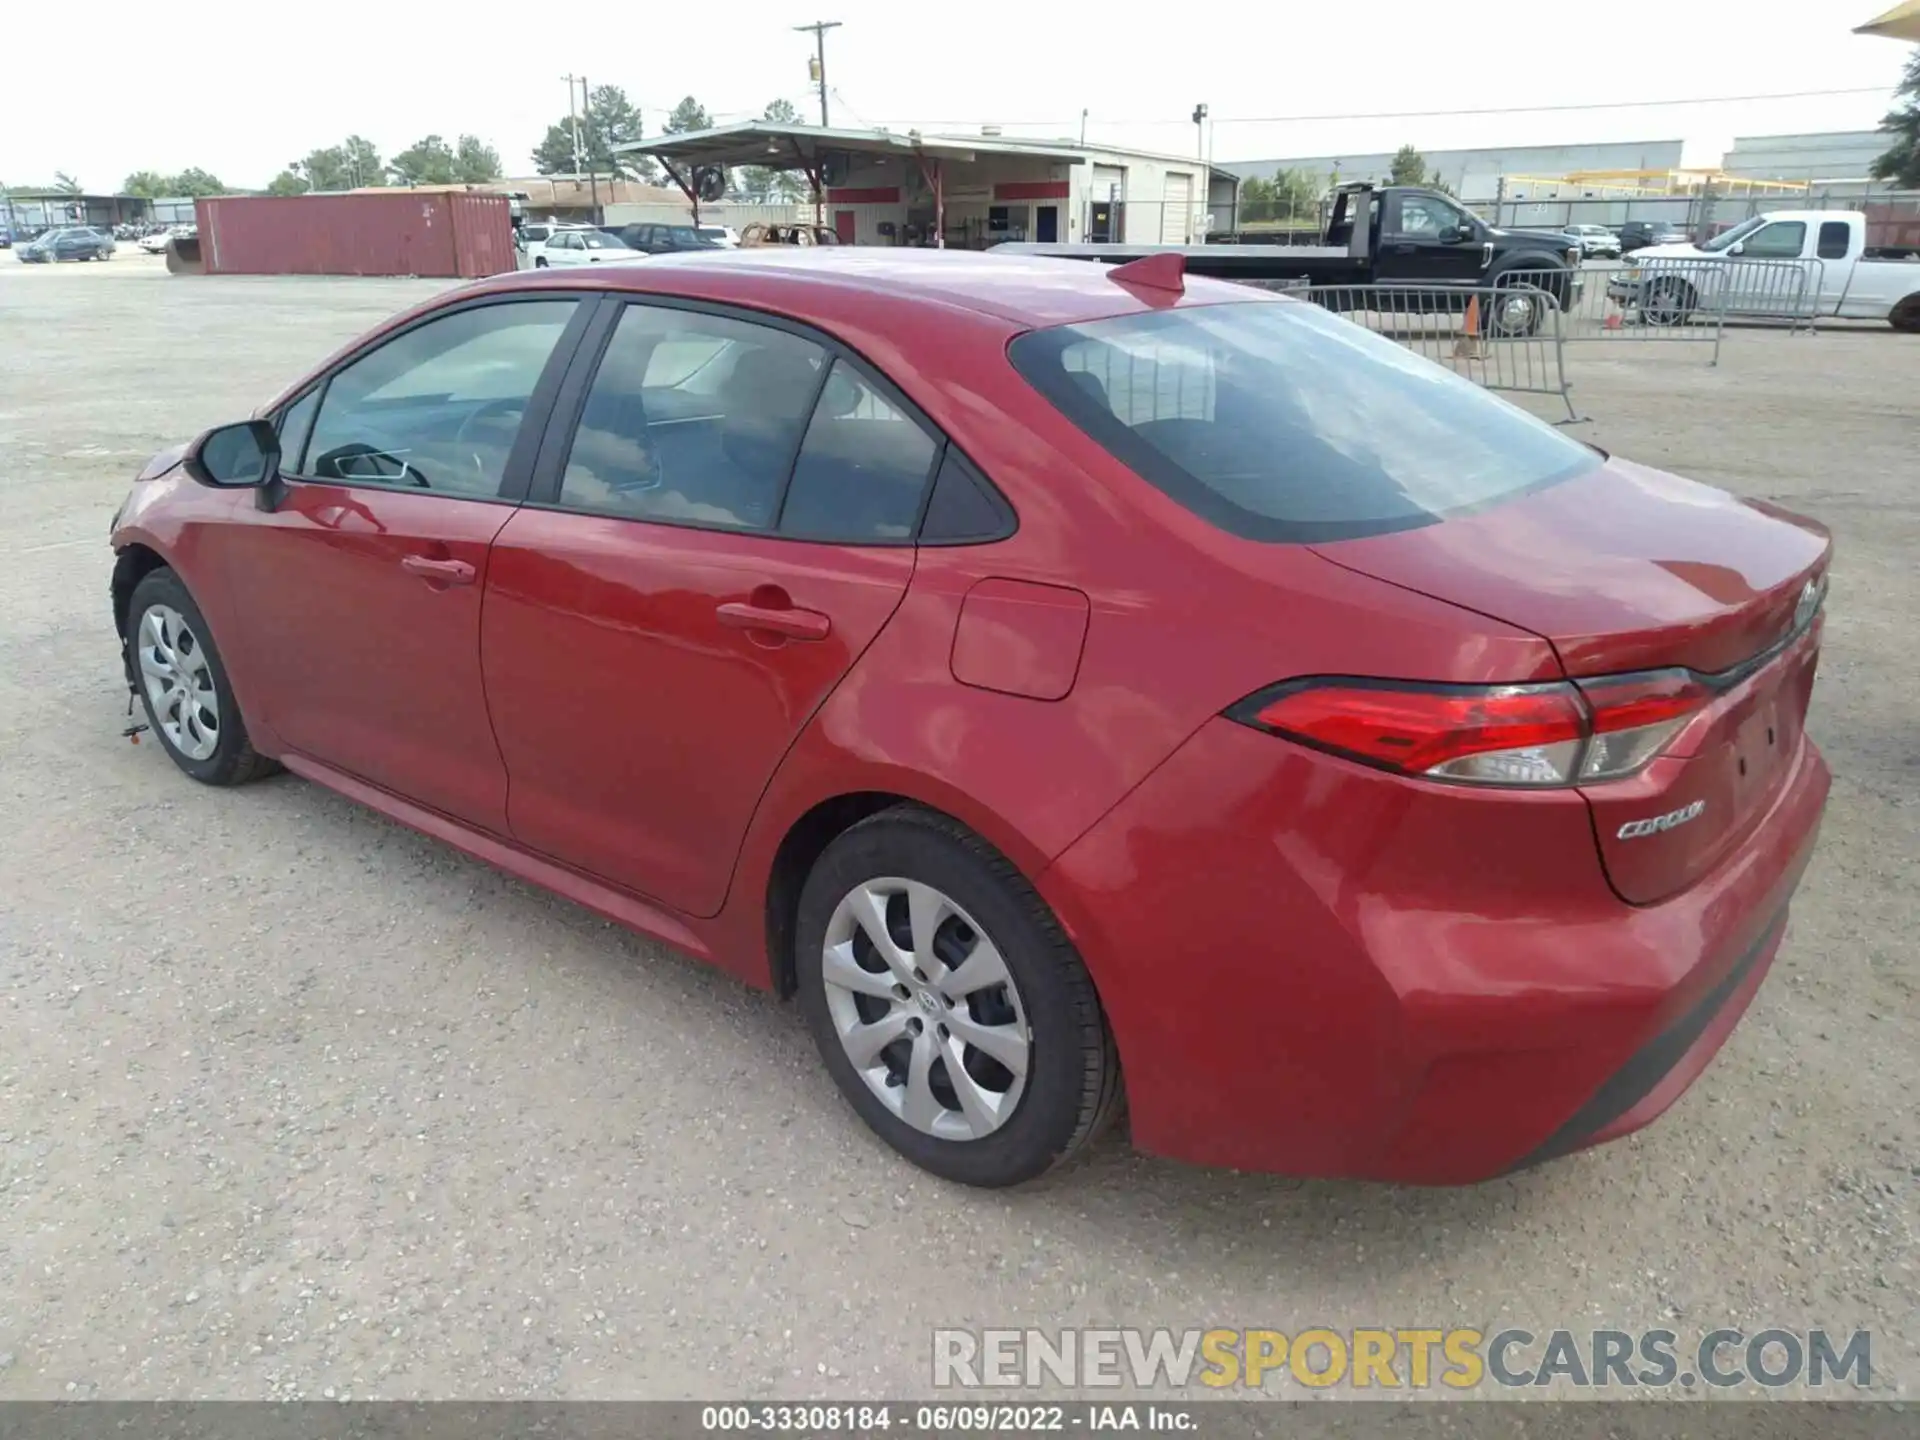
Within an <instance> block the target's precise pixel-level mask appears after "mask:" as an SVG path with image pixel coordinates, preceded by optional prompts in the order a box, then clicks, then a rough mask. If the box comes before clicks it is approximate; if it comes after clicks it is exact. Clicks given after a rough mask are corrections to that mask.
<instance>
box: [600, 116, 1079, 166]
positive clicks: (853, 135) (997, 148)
mask: <svg viewBox="0 0 1920 1440" xmlns="http://www.w3.org/2000/svg"><path fill="white" fill-rule="evenodd" d="M613 148H614V149H615V151H617V152H619V153H620V154H624V155H661V156H665V157H666V158H667V159H670V160H685V161H688V162H690V163H692V164H695V165H765V166H770V167H773V168H776V169H777V168H780V167H782V166H795V165H803V164H807V165H810V164H814V163H816V162H817V161H818V160H819V159H820V157H821V156H822V155H825V154H830V153H832V152H834V151H845V152H848V153H852V154H861V155H924V156H926V157H927V158H929V159H934V160H958V161H963V162H964V161H968V160H972V159H974V158H976V157H977V156H980V155H1039V156H1043V157H1045V158H1047V159H1049V160H1064V161H1066V162H1067V163H1069V164H1080V163H1084V162H1085V160H1086V158H1087V152H1086V151H1085V150H1082V149H1080V148H1079V147H1077V146H1072V145H1059V144H1054V145H1048V144H1044V143H1041V144H1035V143H1030V142H1008V141H1006V140H1004V139H1003V138H1002V137H1000V136H996V135H983V136H980V137H979V138H978V139H975V138H973V137H971V136H953V135H913V134H906V135H896V134H893V133H892V132H891V131H882V130H828V129H824V128H822V127H821V126H818V125H779V124H775V123H774V122H772V121H769V120H744V121H741V122H740V123H739V124H737V125H716V126H714V127H713V128H712V129H711V130H683V131H681V132H679V133H678V134H675V135H656V136H654V137H653V138H652V139H650V140H635V141H631V142H630V143H628V144H625V145H616V146H614V147H613Z"/></svg>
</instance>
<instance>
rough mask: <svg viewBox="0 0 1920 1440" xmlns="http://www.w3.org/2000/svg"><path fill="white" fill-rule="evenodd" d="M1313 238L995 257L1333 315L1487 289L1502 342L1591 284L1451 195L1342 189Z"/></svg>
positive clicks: (1072, 246) (1073, 248) (1028, 248)
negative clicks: (1321, 308) (1274, 285)
mask: <svg viewBox="0 0 1920 1440" xmlns="http://www.w3.org/2000/svg"><path fill="white" fill-rule="evenodd" d="M751 233H752V227H751V226H749V227H748V234H749V235H751ZM827 233H829V234H831V233H832V232H830V231H829V232H827ZM1313 240H1314V243H1311V244H1307V245H1168V244H1165V243H1157V242H1153V241H1148V242H1145V243H1140V244H1136V243H1134V242H1132V241H1127V242H1124V243H1108V242H1086V243H1081V242H1067V243H1045V244H1032V243H1028V242H1012V243H1006V244H1001V245H996V246H994V247H993V251H994V253H998V252H1001V251H1008V252H1012V253H1015V254H1028V255H1068V256H1072V257H1074V258H1076V259H1082V260H1092V261H1096V262H1100V263H1114V262H1122V261H1129V260H1138V259H1144V258H1145V257H1147V256H1149V255H1155V254H1164V253H1167V252H1169V251H1177V252H1178V253H1180V254H1181V255H1182V256H1183V257H1184V263H1185V265H1186V268H1187V269H1188V271H1190V272H1192V273H1195V274H1201V275H1212V276H1219V277H1220V278H1222V279H1232V280H1241V279H1244V280H1296V279H1302V278H1304V279H1306V280H1308V281H1309V282H1311V283H1312V284H1314V285H1317V286H1326V287H1331V288H1330V289H1328V290H1327V291H1325V292H1323V294H1324V296H1325V298H1324V302H1323V303H1325V304H1326V305H1327V306H1329V307H1330V308H1334V309H1345V308H1357V307H1359V306H1363V305H1367V304H1370V303H1371V298H1370V297H1371V294H1372V292H1371V291H1370V290H1368V289H1366V288H1365V287H1369V286H1373V285H1404V286H1409V287H1413V288H1414V289H1417V290H1418V291H1419V292H1420V293H1419V298H1418V299H1412V298H1409V299H1408V301H1407V303H1408V304H1409V305H1417V306H1421V307H1425V308H1428V309H1431V310H1434V311H1451V312H1454V313H1460V312H1463V311H1465V310H1466V309H1467V307H1468V306H1469V305H1470V304H1472V303H1473V302H1474V301H1475V300H1476V299H1477V298H1478V297H1479V296H1480V294H1481V292H1483V291H1486V290H1498V291H1501V292H1502V293H1501V294H1499V295H1496V296H1492V297H1489V298H1490V300H1491V302H1492V303H1491V304H1487V305H1482V307H1481V309H1482V312H1483V313H1482V323H1484V324H1485V325H1486V326H1487V330H1488V333H1490V334H1492V335H1496V336H1500V337H1502V338H1510V337H1513V336H1518V335H1531V334H1534V333H1535V332H1536V331H1537V330H1538V329H1539V328H1540V325H1541V323H1542V321H1543V320H1544V318H1545V316H1546V314H1547V310H1548V307H1547V306H1546V305H1543V304H1542V303H1541V302H1540V299H1539V294H1540V292H1543V291H1544V292H1545V293H1546V294H1548V295H1549V296H1551V298H1552V299H1553V300H1554V301H1555V302H1557V303H1558V304H1559V306H1560V308H1561V309H1562V310H1570V309H1572V308H1573V306H1574V305H1575V304H1576V303H1577V302H1578V300H1579V297H1580V295H1581V291H1582V286H1583V283H1584V282H1583V281H1582V280H1581V278H1580V246H1579V245H1577V244H1576V243H1575V242H1574V239H1573V237H1572V236H1571V235H1568V234H1566V233H1565V232H1563V231H1559V230H1517V229H1511V228H1508V227H1506V226H1498V225H1489V224H1488V223H1487V222H1486V221H1485V220H1483V219H1481V218H1480V217H1479V216H1478V215H1475V214H1474V213H1473V212H1472V211H1470V210H1468V209H1466V207H1464V206H1463V205H1461V203H1460V202H1459V201H1458V200H1456V199H1454V198H1453V196H1451V195H1445V194H1442V193H1440V192H1439V191H1437V190H1429V189H1426V188H1424V187H1422V186H1414V185H1387V186H1375V185H1371V184H1366V183H1364V182H1360V183H1353V184H1346V185H1341V186H1338V187H1337V188H1336V189H1335V190H1334V192H1333V208H1332V209H1331V211H1329V213H1328V215H1327V222H1326V227H1325V230H1324V232H1323V233H1322V234H1320V235H1318V236H1315V237H1313ZM746 243H748V244H752V243H753V242H752V240H751V239H749V240H747V242H746ZM822 243H824V242H822Z"/></svg>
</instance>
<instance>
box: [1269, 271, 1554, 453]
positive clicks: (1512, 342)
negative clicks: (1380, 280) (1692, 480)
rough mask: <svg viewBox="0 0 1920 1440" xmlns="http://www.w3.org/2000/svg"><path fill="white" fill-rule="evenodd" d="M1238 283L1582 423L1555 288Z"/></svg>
mask: <svg viewBox="0 0 1920 1440" xmlns="http://www.w3.org/2000/svg"><path fill="white" fill-rule="evenodd" d="M1243 283H1248V284H1253V285H1256V286H1258V287H1259V288H1260V289H1263V290H1277V291H1280V292H1281V293H1283V294H1288V295H1292V296H1295V297H1296V298H1298V299H1301V300H1310V301H1312V302H1313V303H1314V304H1316V305H1319V306H1321V307H1322V308H1324V309H1327V310H1331V311H1332V312H1334V313H1335V314H1336V315H1340V316H1343V317H1344V318H1346V319H1348V320H1351V321H1353V322H1354V323H1355V324H1356V325H1360V326H1363V327H1364V328H1366V329H1368V330H1371V331H1373V333H1374V334H1376V335H1379V336H1382V337H1384V338H1385V339H1388V340H1393V341H1396V342H1397V343H1399V344H1401V345H1404V346H1405V347H1406V348H1407V349H1409V350H1411V351H1413V352H1414V353H1415V354H1416V355H1419V356H1422V357H1423V358H1425V359H1428V360H1432V361H1434V362H1435V363H1437V364H1440V365H1444V366H1446V367H1447V368H1448V369H1449V370H1452V371H1453V372H1454V373H1455V374H1456V375H1460V376H1463V377H1465V378H1466V379H1468V380H1471V381H1473V382H1474V383H1475V384H1477V385H1480V386H1483V387H1484V388H1486V389H1488V390H1503V391H1508V392H1510V393H1514V394H1521V395H1551V396H1554V397H1556V398H1557V399H1559V401H1560V402H1561V403H1562V404H1563V405H1565V406H1566V407H1567V419H1568V420H1570V421H1571V420H1578V419H1580V418H1581V417H1580V414H1579V412H1578V411H1576V410H1575V409H1574V406H1573V395H1572V387H1571V385H1570V383H1569V382H1568V379H1567V360H1566V348H1565V335H1564V333H1563V330H1562V327H1561V319H1562V316H1561V310H1560V304H1559V301H1558V300H1557V299H1556V297H1555V293H1554V288H1553V287H1535V286H1531V285H1508V286H1498V287H1496V286H1491V285H1485V286H1473V287H1466V286H1455V285H1428V286H1417V285H1307V284H1303V283H1301V282H1298V281H1290V280H1274V281H1248V282H1243Z"/></svg>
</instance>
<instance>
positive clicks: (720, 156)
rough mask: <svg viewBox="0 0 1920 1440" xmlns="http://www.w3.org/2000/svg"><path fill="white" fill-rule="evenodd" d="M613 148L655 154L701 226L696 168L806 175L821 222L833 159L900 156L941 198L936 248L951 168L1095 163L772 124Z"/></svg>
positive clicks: (1080, 154) (747, 123) (960, 141)
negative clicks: (1021, 161)
mask: <svg viewBox="0 0 1920 1440" xmlns="http://www.w3.org/2000/svg"><path fill="white" fill-rule="evenodd" d="M613 149H614V152H615V153H616V154H621V155H650V156H652V157H653V158H654V159H655V160H657V161H659V162H660V167H661V168H662V169H663V170H665V171H666V172H667V174H668V176H669V177H671V179H672V180H673V183H674V184H676V185H678V186H679V187H680V189H681V191H682V192H683V193H684V194H685V195H686V197H687V199H688V200H689V201H690V202H691V203H692V205H693V215H694V221H695V223H696V224H697V223H698V222H699V218H700V197H699V195H698V193H696V188H695V186H694V183H693V172H694V170H696V169H699V168H702V167H706V166H712V167H715V168H717V169H733V168H734V167H737V166H748V165H758V166H762V167H764V168H765V169H768V170H799V171H801V172H802V173H804V174H805V175H806V177H807V180H808V182H809V183H810V184H811V185H812V186H813V204H814V218H815V220H816V221H817V220H819V218H820V205H821V199H822V197H823V195H824V194H825V192H826V189H827V187H826V185H825V184H824V183H823V178H822V177H823V172H824V169H825V167H826V165H827V163H828V159H829V157H830V156H833V155H847V156H855V155H858V156H878V157H885V156H896V157H898V158H900V159H902V160H907V161H912V162H915V163H917V164H918V165H919V167H920V172H921V174H922V175H923V176H924V177H925V178H926V182H927V186H928V188H929V189H931V190H932V191H933V204H934V212H935V221H934V233H935V236H936V242H935V243H942V241H941V239H940V238H939V237H941V233H942V232H943V231H944V229H945V212H946V198H945V194H944V189H943V182H944V179H945V170H946V167H947V166H948V165H950V164H958V165H971V164H973V163H974V162H975V161H977V160H979V159H980V158H981V157H982V156H983V155H1026V156H1033V157H1039V158H1044V159H1048V160H1058V161H1061V162H1063V163H1065V164H1069V165H1080V164H1084V163H1085V162H1086V158H1087V157H1086V153H1085V152H1084V151H1082V150H1079V149H1077V148H1074V147H1071V146H1047V145H1034V144H1028V143H1025V142H1019V143H995V141H994V139H993V137H991V136H981V137H980V138H979V139H978V140H974V139H971V138H969V137H965V136H954V135H945V136H942V135H935V136H923V135H921V134H920V133H919V132H918V131H908V132H907V133H906V134H904V135H896V134H893V133H892V132H891V131H886V130H829V129H826V128H825V127H823V126H819V125H783V124H780V123H778V122H776V121H772V120H744V121H741V122H740V123H738V124H734V125H716V126H714V127H713V128H712V129H710V130H683V131H681V132H679V133H678V134H674V135H660V136H656V137H655V138H653V139H651V140H633V141H629V142H628V143H627V144H625V145H616V146H614V147H613Z"/></svg>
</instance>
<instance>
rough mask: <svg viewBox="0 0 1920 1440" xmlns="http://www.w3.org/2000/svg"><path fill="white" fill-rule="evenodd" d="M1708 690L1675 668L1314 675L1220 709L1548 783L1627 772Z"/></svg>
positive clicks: (1294, 730) (1375, 754) (1415, 759)
mask: <svg viewBox="0 0 1920 1440" xmlns="http://www.w3.org/2000/svg"><path fill="white" fill-rule="evenodd" d="M1708 698H1709V697H1708V692H1707V691H1706V689H1705V688H1704V687H1702V686H1700V685H1699V684H1698V683H1697V682H1695V681H1694V680H1693V679H1692V677H1691V676H1690V675H1688V674H1687V672H1685V671H1659V672H1655V673H1653V674H1648V675H1631V676H1622V677H1619V678H1618V679H1615V680H1607V681H1584V682H1582V683H1581V684H1580V685H1579V686H1575V685H1572V684H1563V683H1556V684H1547V685H1484V686H1475V685H1413V684H1406V685H1402V684H1395V683H1393V682H1380V681H1370V680H1349V679H1325V680H1297V681H1291V682H1288V683H1286V684H1284V685H1278V686H1274V687H1273V688H1271V689H1268V690H1263V691H1260V692H1259V693H1258V694H1255V695H1252V696H1249V697H1248V698H1247V699H1246V700H1243V701H1241V702H1240V704H1238V705H1236V706H1234V707H1233V708H1232V709H1231V710H1229V711H1228V712H1227V715H1228V717H1229V718H1231V719H1234V720H1238V721H1240V722H1242V723H1243V724H1247V725H1252V726H1254V727H1256V728H1257V729H1261V730H1266V731H1270V732H1271V733H1273V734H1275V735H1280V736H1284V737H1285V738H1287V739H1289V740H1295V741H1298V742H1299V743H1301V744H1303V745H1311V746H1313V747H1314V748H1316V749H1320V750H1327V751H1330V752H1332V753H1334V754H1337V755H1344V756H1347V757H1348V758H1349V759H1353V760H1359V761H1362V762H1363V763H1365V764H1369V765H1376V766H1379V767H1381V768H1383V769H1387V770H1395V771H1398V772H1400V773H1401V774H1405V775H1418V776H1422V777H1424V778H1426V779H1432V780H1449V781H1454V782H1465V783H1468V784H1475V785H1522V786H1553V785H1576V784H1583V783H1586V782H1590V781H1600V780H1618V779H1621V778H1623V777H1624V776H1627V775H1631V774H1633V773H1634V772H1635V771H1637V770H1639V769H1641V768H1642V767H1643V766H1645V765H1646V764H1647V762H1648V761H1650V760H1652V759H1653V758H1654V756H1656V755H1658V754H1659V753H1660V751H1661V749H1662V748H1663V747H1665V745H1666V744H1667V743H1668V742H1669V741H1670V740H1671V739H1672V738H1673V737H1674V736H1675V735H1676V734H1678V733H1679V732H1680V730H1681V729H1682V728H1683V727H1684V726H1685V724H1686V722H1687V720H1688V719H1689V718H1690V717H1691V716H1692V715H1693V714H1694V712H1696V711H1697V710H1699V709H1700V708H1701V707H1702V706H1703V705H1705V704H1706V702H1707V700H1708Z"/></svg>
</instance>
